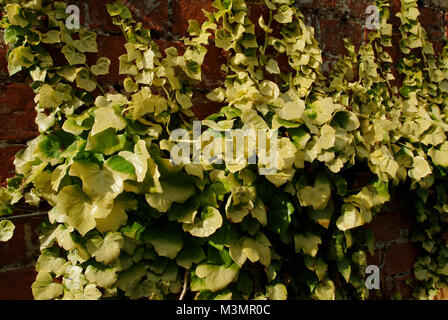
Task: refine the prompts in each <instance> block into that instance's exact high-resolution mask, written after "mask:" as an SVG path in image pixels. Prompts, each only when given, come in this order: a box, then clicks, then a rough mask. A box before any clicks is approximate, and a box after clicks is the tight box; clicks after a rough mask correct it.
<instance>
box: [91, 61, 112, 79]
mask: <svg viewBox="0 0 448 320" xmlns="http://www.w3.org/2000/svg"><path fill="white" fill-rule="evenodd" d="M109 66H110V60H109V58H106V57H101V58H99V59H98V60H97V61H96V64H95V65H93V66H91V67H90V71H92V73H93V74H94V75H96V76H102V75H105V74H108V73H109Z"/></svg>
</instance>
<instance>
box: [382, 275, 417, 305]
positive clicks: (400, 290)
mask: <svg viewBox="0 0 448 320" xmlns="http://www.w3.org/2000/svg"><path fill="white" fill-rule="evenodd" d="M411 278H412V273H409V274H407V275H405V276H403V277H398V278H394V279H389V280H388V281H387V282H386V283H385V288H382V291H383V293H385V295H386V296H387V297H388V299H397V298H400V299H411V298H412V292H413V290H412V288H411V287H410V286H409V285H408V284H406V280H408V279H411Z"/></svg>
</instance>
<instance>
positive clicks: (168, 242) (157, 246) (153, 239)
mask: <svg viewBox="0 0 448 320" xmlns="http://www.w3.org/2000/svg"><path fill="white" fill-rule="evenodd" d="M144 240H145V242H149V243H151V244H152V245H153V246H154V250H156V252H157V254H158V255H159V256H161V257H168V258H170V259H174V258H175V257H176V256H177V254H178V253H179V252H180V250H181V249H182V247H183V245H184V240H183V237H182V232H180V230H179V229H178V228H177V227H176V228H175V227H168V228H166V229H165V230H161V229H158V228H150V229H148V230H146V232H145V235H144Z"/></svg>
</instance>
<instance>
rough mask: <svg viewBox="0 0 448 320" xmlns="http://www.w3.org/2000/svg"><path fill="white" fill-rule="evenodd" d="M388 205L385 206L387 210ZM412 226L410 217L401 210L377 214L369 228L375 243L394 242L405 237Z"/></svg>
mask: <svg viewBox="0 0 448 320" xmlns="http://www.w3.org/2000/svg"><path fill="white" fill-rule="evenodd" d="M389 206H390V205H386V206H385V208H384V209H387V208H388V207H389ZM412 225H413V220H412V218H411V217H409V216H407V215H406V214H405V213H404V212H403V210H397V211H393V212H380V213H377V214H376V216H375V218H374V219H373V221H372V223H371V225H370V227H371V229H372V231H373V234H374V235H375V241H377V242H378V241H388V240H396V239H399V238H400V237H401V238H403V237H406V234H407V233H409V230H410V228H411V227H412Z"/></svg>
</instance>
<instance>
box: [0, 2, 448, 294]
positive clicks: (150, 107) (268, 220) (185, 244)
mask: <svg viewBox="0 0 448 320" xmlns="http://www.w3.org/2000/svg"><path fill="white" fill-rule="evenodd" d="M0 4H1V8H2V10H3V19H2V20H1V22H0V26H1V27H2V28H3V29H4V35H5V41H6V43H7V44H8V45H9V50H8V53H7V59H8V69H9V72H10V74H11V75H14V74H16V73H23V74H25V75H26V76H29V77H30V79H31V81H30V82H31V87H32V89H33V90H34V92H35V103H36V106H35V108H36V112H37V117H36V123H37V125H38V128H39V132H40V135H39V136H38V137H37V138H35V139H33V140H31V141H29V142H28V144H27V148H25V149H24V150H22V151H20V152H19V153H18V154H17V155H16V158H15V161H14V164H15V168H16V175H15V176H14V177H13V178H10V179H8V185H7V188H3V189H0V215H4V216H8V215H11V214H12V212H13V207H14V205H16V204H17V203H19V202H20V201H22V202H23V201H24V202H26V203H28V204H30V205H32V206H39V205H41V204H42V203H46V204H48V205H49V206H50V207H51V210H49V212H48V217H47V219H46V220H45V221H44V222H43V223H42V226H41V228H40V244H41V245H40V249H41V255H40V257H39V259H38V261H37V264H36V270H37V271H38V276H37V278H36V281H35V282H34V284H33V285H32V291H33V295H34V297H35V298H36V299H108V298H129V299H142V298H146V299H148V298H149V299H187V298H194V299H271V300H277V299H367V298H368V297H369V291H368V289H367V288H366V285H365V276H366V275H365V269H366V266H367V254H368V253H370V254H373V249H374V243H373V237H372V235H371V233H369V232H366V228H364V227H362V226H364V225H367V224H369V223H370V222H371V221H372V219H373V217H374V216H375V215H376V214H377V213H378V212H380V211H381V208H382V206H383V205H384V204H385V203H387V202H388V201H389V200H390V199H391V195H392V193H393V192H394V190H395V189H396V188H397V187H398V186H400V185H401V186H405V187H406V188H407V190H408V191H407V192H409V193H410V194H412V195H413V196H412V197H409V198H410V199H415V202H414V208H415V209H414V210H413V217H414V218H415V221H416V223H417V226H418V227H417V228H416V230H415V234H413V236H412V238H413V240H415V241H416V244H417V245H418V246H420V247H421V251H422V254H421V255H420V256H419V258H418V260H417V262H416V264H415V268H414V273H415V278H416V279H417V280H418V284H417V285H415V288H414V289H415V291H414V292H415V297H416V298H419V299H431V298H433V297H434V296H435V295H437V293H438V291H439V290H440V289H441V288H446V287H447V284H448V283H447V279H448V250H447V247H446V245H447V238H448V236H447V234H446V224H447V223H448V214H447V213H448V206H447V203H446V200H447V199H446V197H447V196H446V193H447V192H446V190H448V180H447V176H446V170H447V167H448V160H447V159H448V142H447V139H446V132H447V131H448V119H447V117H448V111H447V110H448V109H447V105H446V101H448V100H447V93H448V49H447V48H444V49H443V51H442V52H441V53H440V54H436V53H435V52H434V49H433V46H432V44H431V42H430V41H429V40H428V37H427V35H426V32H425V30H424V29H423V27H422V26H421V25H420V23H419V20H418V16H419V9H418V5H417V0H401V10H400V12H399V13H398V14H397V16H398V17H399V18H400V20H401V25H400V27H399V32H400V34H401V40H400V42H399V47H400V50H401V55H400V58H399V60H398V61H393V59H392V58H391V56H390V54H389V53H388V52H389V51H388V49H389V48H390V47H391V46H392V25H391V24H390V23H389V18H390V14H389V10H388V6H389V1H387V0H377V1H376V5H377V7H378V8H379V11H380V25H379V29H378V30H375V31H371V32H370V33H369V34H368V38H367V39H366V41H365V42H364V43H363V44H362V45H361V46H360V47H359V48H358V49H357V48H355V46H354V45H353V44H352V43H351V42H350V40H349V39H347V40H346V41H345V45H346V48H347V55H346V56H344V57H342V58H341V59H340V60H339V61H338V62H337V64H336V66H335V67H334V69H333V70H332V71H331V72H330V74H329V75H328V76H324V75H323V73H322V71H321V67H322V52H321V49H320V48H319V43H318V41H317V40H316V39H315V37H314V29H313V28H312V27H310V26H307V25H306V24H305V22H304V16H303V15H302V14H301V13H300V12H299V10H298V9H297V8H296V7H295V5H294V1H293V0H265V1H264V4H265V7H266V8H265V11H264V13H263V14H262V15H260V16H259V17H257V19H256V20H255V21H252V20H251V18H250V17H249V14H248V7H247V4H246V2H245V1H244V0H216V1H215V2H214V5H213V10H211V12H206V11H204V15H205V16H206V21H205V22H204V23H202V24H199V23H198V22H197V21H194V20H192V21H190V22H189V28H188V35H187V36H185V37H184V38H183V39H182V42H183V45H184V47H185V50H183V51H182V52H183V53H180V52H179V50H178V49H176V48H175V47H169V48H161V47H159V45H158V42H157V41H156V40H155V39H153V38H152V37H151V32H150V31H149V30H148V29H146V28H144V27H143V25H142V24H141V23H140V22H137V21H135V20H134V19H133V17H132V13H131V12H130V11H129V9H128V8H127V7H126V6H125V5H123V4H122V3H121V2H116V3H112V4H108V5H107V11H108V13H109V14H110V16H111V19H112V21H113V23H114V24H115V25H118V26H120V28H121V30H122V32H123V37H124V38H125V41H126V43H125V49H126V54H124V55H122V56H121V57H120V58H119V61H117V62H112V61H110V60H109V59H108V58H106V57H99V58H98V59H97V61H96V62H95V64H89V63H88V60H89V59H87V57H88V56H89V55H91V54H95V53H98V46H97V42H96V38H97V35H96V33H94V32H92V31H91V30H88V29H86V28H84V27H81V28H80V29H77V30H76V29H68V28H67V27H66V25H65V20H66V19H67V17H68V14H67V13H66V4H65V3H63V2H53V1H48V0H33V1H21V0H3V1H0ZM209 45H214V46H216V47H218V48H220V49H222V50H224V51H226V52H227V61H226V63H225V64H224V65H223V66H222V70H223V71H224V72H225V73H226V78H225V82H224V83H223V85H222V86H218V87H216V88H215V89H213V90H212V91H211V92H209V93H208V94H207V98H208V99H209V100H210V101H213V102H217V103H221V104H222V108H221V109H220V111H219V112H217V113H214V114H212V115H210V116H209V117H207V119H205V120H204V121H202V126H203V128H204V129H208V128H210V129H213V130H216V131H225V130H227V129H274V130H278V133H279V158H280V161H279V162H278V164H277V166H276V168H275V169H276V170H277V171H276V173H275V174H271V175H262V174H260V172H261V170H263V169H265V164H264V163H262V162H259V163H257V164H250V163H247V162H246V163H242V164H237V165H236V164H232V163H223V164H220V163H212V164H210V163H206V162H205V161H204V162H200V163H197V164H182V165H174V164H173V163H172V162H171V161H170V151H171V150H172V148H173V147H174V146H175V141H173V140H172V139H171V136H170V133H171V132H172V131H173V130H175V129H179V128H182V129H184V130H186V131H187V132H189V133H192V132H193V129H194V126H193V120H194V119H195V114H194V112H192V108H193V107H194V104H195V102H194V101H195V100H194V99H193V98H194V97H195V94H197V93H196V89H195V88H197V87H198V86H200V85H201V81H202V76H201V66H202V64H203V62H204V58H205V55H206V54H207V47H208V46H209ZM111 63H119V73H120V74H121V75H125V79H124V81H122V82H120V83H117V84H116V85H115V86H114V88H115V89H110V90H105V89H104V88H102V87H101V85H100V84H99V81H98V77H100V76H102V75H105V74H107V73H108V72H109V67H110V64H111ZM394 65H395V66H396V68H397V70H398V73H399V75H400V77H401V78H402V79H403V81H400V83H399V84H397V83H398V81H394V80H396V79H395V78H396V74H395V75H394V72H393V66H394ZM206 134H207V131H206V130H204V133H203V134H202V135H203V137H204V140H203V141H206V139H205V135H206ZM222 139H224V138H223V137H222V138H220V137H218V138H217V139H215V140H213V141H209V142H208V143H205V145H203V146H201V147H202V148H209V149H211V150H215V149H214V148H216V147H217V146H218V145H219V144H220V143H222ZM366 170H367V171H369V172H370V173H371V179H367V180H368V181H365V183H364V184H363V185H361V186H359V183H358V181H357V180H356V179H355V177H354V174H355V173H356V172H359V171H366ZM13 230H14V225H13V224H12V222H11V221H8V220H3V221H2V222H1V223H0V241H7V240H8V239H9V238H10V237H11V236H12V233H13Z"/></svg>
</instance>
